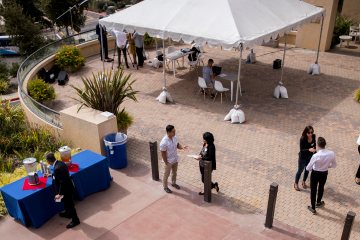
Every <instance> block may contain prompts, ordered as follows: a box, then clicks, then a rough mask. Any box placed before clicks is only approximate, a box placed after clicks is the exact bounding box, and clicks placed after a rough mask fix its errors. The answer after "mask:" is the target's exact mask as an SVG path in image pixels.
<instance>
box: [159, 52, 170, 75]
mask: <svg viewBox="0 0 360 240" xmlns="http://www.w3.org/2000/svg"><path fill="white" fill-rule="evenodd" d="M161 54H163V51H161V50H157V51H156V58H158V56H159V55H161ZM163 59H165V64H166V66H167V68H168V70H169V71H170V68H169V63H170V60H169V59H166V58H165V55H163ZM159 63H161V64H164V61H160V60H159ZM159 67H160V64H159V65H158V69H159Z"/></svg>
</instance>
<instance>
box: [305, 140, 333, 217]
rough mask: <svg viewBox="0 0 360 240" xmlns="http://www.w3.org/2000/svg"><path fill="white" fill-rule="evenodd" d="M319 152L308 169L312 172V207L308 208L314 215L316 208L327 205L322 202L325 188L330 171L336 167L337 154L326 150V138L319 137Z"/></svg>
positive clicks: (312, 158)
mask: <svg viewBox="0 0 360 240" xmlns="http://www.w3.org/2000/svg"><path fill="white" fill-rule="evenodd" d="M317 145H318V149H319V151H318V152H317V153H316V154H314V155H313V156H312V157H311V160H310V162H309V164H308V165H307V167H306V170H308V171H310V170H312V172H311V176H310V186H311V207H310V206H308V210H309V211H310V212H311V213H312V214H316V210H315V207H323V206H324V205H325V202H324V201H321V199H322V197H323V194H324V186H325V183H326V179H327V175H328V169H329V168H335V167H336V165H337V164H336V160H335V154H334V152H333V151H329V150H327V149H325V146H326V141H325V139H324V138H322V137H319V138H318V141H317ZM318 184H319V192H318V197H317V201H316V204H315V200H316V192H317V187H318Z"/></svg>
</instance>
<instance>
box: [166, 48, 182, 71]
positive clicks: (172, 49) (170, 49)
mask: <svg viewBox="0 0 360 240" xmlns="http://www.w3.org/2000/svg"><path fill="white" fill-rule="evenodd" d="M172 52H175V48H174V47H173V46H169V47H168V54H169V53H172ZM176 62H177V64H178V65H179V67H180V64H179V60H177V59H176ZM174 67H175V66H174Z"/></svg>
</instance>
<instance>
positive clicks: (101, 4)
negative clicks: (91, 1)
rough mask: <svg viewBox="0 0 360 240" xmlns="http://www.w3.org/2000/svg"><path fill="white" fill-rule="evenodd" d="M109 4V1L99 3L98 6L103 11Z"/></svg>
mask: <svg viewBox="0 0 360 240" xmlns="http://www.w3.org/2000/svg"><path fill="white" fill-rule="evenodd" d="M107 3H108V2H107V1H99V2H98V5H97V8H98V9H99V10H103V8H104V6H105V4H107ZM105 10H106V9H105Z"/></svg>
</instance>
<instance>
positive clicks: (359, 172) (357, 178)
mask: <svg viewBox="0 0 360 240" xmlns="http://www.w3.org/2000/svg"><path fill="white" fill-rule="evenodd" d="M358 152H359V155H360V145H359V146H358ZM355 183H356V184H357V185H360V165H359V168H358V170H357V172H356V176H355Z"/></svg>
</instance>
